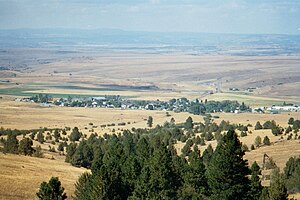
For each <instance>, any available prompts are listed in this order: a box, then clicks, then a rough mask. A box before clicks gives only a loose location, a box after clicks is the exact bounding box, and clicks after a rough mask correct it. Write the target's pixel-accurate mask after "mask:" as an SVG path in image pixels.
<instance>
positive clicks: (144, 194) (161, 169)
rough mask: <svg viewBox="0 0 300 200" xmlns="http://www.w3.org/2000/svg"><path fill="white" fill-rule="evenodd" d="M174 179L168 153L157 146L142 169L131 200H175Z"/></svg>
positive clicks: (162, 147)
mask: <svg viewBox="0 0 300 200" xmlns="http://www.w3.org/2000/svg"><path fill="white" fill-rule="evenodd" d="M176 178H177V176H176V174H175V173H174V171H173V168H172V159H171V155H170V152H168V150H167V148H166V147H164V146H159V147H158V148H157V149H155V151H154V153H153V156H152V157H151V158H150V160H149V161H148V163H147V164H146V165H145V166H144V167H143V169H142V171H141V175H140V176H139V179H138V181H137V182H136V186H135V190H134V191H133V196H132V199H175V196H176V193H175V191H176V189H177V186H176V182H177V181H176V180H175V179H176Z"/></svg>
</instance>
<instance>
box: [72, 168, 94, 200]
mask: <svg viewBox="0 0 300 200" xmlns="http://www.w3.org/2000/svg"><path fill="white" fill-rule="evenodd" d="M91 180H92V175H91V174H90V173H88V172H85V173H83V174H82V175H81V176H80V177H79V179H78V181H77V182H76V183H75V191H74V196H73V199H74V200H86V199H91V195H90V194H91V193H92V191H91V190H92V186H91Z"/></svg>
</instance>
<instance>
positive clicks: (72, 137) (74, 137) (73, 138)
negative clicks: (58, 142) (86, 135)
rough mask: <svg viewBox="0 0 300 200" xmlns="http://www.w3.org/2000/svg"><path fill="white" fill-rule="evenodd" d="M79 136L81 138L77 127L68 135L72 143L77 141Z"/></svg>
mask: <svg viewBox="0 0 300 200" xmlns="http://www.w3.org/2000/svg"><path fill="white" fill-rule="evenodd" d="M81 136H82V133H80V132H79V130H78V128H77V127H74V129H73V130H72V133H71V134H70V140H71V141H72V142H74V141H79V139H80V137H81Z"/></svg>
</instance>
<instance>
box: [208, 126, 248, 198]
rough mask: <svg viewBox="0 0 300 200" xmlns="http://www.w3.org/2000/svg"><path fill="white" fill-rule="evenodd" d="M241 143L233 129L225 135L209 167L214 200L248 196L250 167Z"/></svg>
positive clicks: (209, 181)
mask: <svg viewBox="0 0 300 200" xmlns="http://www.w3.org/2000/svg"><path fill="white" fill-rule="evenodd" d="M243 156H244V152H243V151H242V149H241V143H240V141H239V140H238V138H237V135H236V133H235V132H234V131H233V130H229V131H228V132H227V134H226V135H224V137H223V140H222V141H221V142H220V143H219V144H218V146H217V148H216V151H215V153H214V154H213V156H212V159H211V161H210V163H209V165H208V168H207V173H206V175H207V178H208V184H209V187H210V190H211V199H212V200H214V199H215V200H219V199H222V200H235V199H236V200H240V199H247V198H248V196H247V195H248V194H247V193H248V191H249V190H250V181H249V179H248V177H247V175H249V168H248V166H247V165H248V164H247V160H243Z"/></svg>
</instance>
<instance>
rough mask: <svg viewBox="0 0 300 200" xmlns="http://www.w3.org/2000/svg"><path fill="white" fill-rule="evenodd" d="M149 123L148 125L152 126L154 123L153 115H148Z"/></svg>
mask: <svg viewBox="0 0 300 200" xmlns="http://www.w3.org/2000/svg"><path fill="white" fill-rule="evenodd" d="M147 125H148V127H150V128H151V127H152V125H153V117H152V116H149V117H148V120H147Z"/></svg>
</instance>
